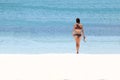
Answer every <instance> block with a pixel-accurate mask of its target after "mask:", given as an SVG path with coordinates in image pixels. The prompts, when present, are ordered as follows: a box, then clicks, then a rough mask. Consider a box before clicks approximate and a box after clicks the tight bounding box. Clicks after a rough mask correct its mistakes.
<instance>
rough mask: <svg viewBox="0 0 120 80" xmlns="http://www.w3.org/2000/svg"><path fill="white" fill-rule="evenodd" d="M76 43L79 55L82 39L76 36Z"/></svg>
mask: <svg viewBox="0 0 120 80" xmlns="http://www.w3.org/2000/svg"><path fill="white" fill-rule="evenodd" d="M75 41H76V51H77V54H78V53H79V47H80V37H78V36H75Z"/></svg>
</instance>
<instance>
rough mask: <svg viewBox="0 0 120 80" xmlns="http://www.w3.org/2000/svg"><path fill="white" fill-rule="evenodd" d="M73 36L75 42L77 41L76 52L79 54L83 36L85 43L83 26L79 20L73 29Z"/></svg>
mask: <svg viewBox="0 0 120 80" xmlns="http://www.w3.org/2000/svg"><path fill="white" fill-rule="evenodd" d="M73 36H74V38H75V41H76V51H77V54H78V53H79V47H80V41H81V38H82V36H83V38H84V41H85V35H84V30H83V26H82V24H81V23H80V19H79V18H76V23H75V24H74V28H73Z"/></svg>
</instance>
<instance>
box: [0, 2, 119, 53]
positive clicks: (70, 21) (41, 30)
mask: <svg viewBox="0 0 120 80" xmlns="http://www.w3.org/2000/svg"><path fill="white" fill-rule="evenodd" d="M119 4H120V1H119V0H100V1H96V0H76V1H74V0H69V1H64V0H59V1H58V0H1V1H0V44H1V45H0V53H32V54H33V53H36V54H39V53H75V41H74V39H73V37H72V35H71V31H72V28H73V25H74V23H75V19H76V17H79V18H80V19H81V23H82V24H83V26H84V30H85V34H86V36H87V43H83V42H81V49H80V51H81V53H120V23H119V21H120V5H119Z"/></svg>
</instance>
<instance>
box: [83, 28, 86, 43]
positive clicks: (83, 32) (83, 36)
mask: <svg viewBox="0 0 120 80" xmlns="http://www.w3.org/2000/svg"><path fill="white" fill-rule="evenodd" d="M82 35H83V39H84V41H85V42H86V40H85V39H86V37H85V33H84V29H83V26H82Z"/></svg>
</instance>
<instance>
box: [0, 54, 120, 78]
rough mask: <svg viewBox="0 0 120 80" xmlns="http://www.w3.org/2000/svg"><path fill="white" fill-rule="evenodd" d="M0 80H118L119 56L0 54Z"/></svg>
mask: <svg viewBox="0 0 120 80" xmlns="http://www.w3.org/2000/svg"><path fill="white" fill-rule="evenodd" d="M0 80H120V55H119V54H67V53H66V54H38V55H37V54H36V55H24V54H11V55H9V54H6V55H3V54H1V55H0Z"/></svg>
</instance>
